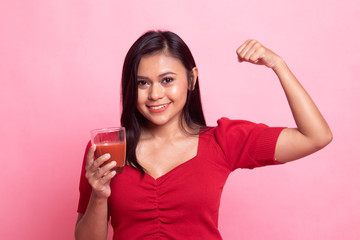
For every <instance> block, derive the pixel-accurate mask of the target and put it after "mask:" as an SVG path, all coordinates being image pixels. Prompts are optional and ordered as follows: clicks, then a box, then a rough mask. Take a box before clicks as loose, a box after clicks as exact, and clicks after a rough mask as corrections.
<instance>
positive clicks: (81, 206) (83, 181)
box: [77, 142, 92, 213]
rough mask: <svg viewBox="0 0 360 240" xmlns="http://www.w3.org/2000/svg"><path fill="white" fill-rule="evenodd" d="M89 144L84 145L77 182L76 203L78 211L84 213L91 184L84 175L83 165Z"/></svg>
mask: <svg viewBox="0 0 360 240" xmlns="http://www.w3.org/2000/svg"><path fill="white" fill-rule="evenodd" d="M90 146H91V143H90V142H89V143H88V144H87V146H86V150H85V154H84V159H83V163H82V167H81V174H80V183H79V192H80V197H79V203H78V209H77V212H78V213H85V211H86V208H87V205H88V203H89V199H90V195H91V191H92V190H91V186H90V184H89V182H88V180H87V178H86V176H85V165H86V155H87V152H88V151H89V148H90Z"/></svg>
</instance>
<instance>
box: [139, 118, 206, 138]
mask: <svg viewBox="0 0 360 240" xmlns="http://www.w3.org/2000/svg"><path fill="white" fill-rule="evenodd" d="M197 133H199V126H195V127H189V126H188V125H187V124H186V123H185V120H183V122H181V121H176V122H171V123H168V124H166V125H161V126H159V125H154V124H151V123H148V124H147V125H146V126H144V127H143V128H142V130H141V138H143V139H148V138H157V139H164V140H166V139H174V138H178V137H183V136H185V135H189V134H190V135H192V134H197Z"/></svg>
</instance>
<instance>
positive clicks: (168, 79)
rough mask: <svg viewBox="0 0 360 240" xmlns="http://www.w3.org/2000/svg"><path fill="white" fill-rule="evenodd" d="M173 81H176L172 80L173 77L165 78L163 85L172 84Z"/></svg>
mask: <svg viewBox="0 0 360 240" xmlns="http://www.w3.org/2000/svg"><path fill="white" fill-rule="evenodd" d="M172 81H174V79H173V78H171V77H167V78H164V79H163V83H165V84H167V83H171V82H172Z"/></svg>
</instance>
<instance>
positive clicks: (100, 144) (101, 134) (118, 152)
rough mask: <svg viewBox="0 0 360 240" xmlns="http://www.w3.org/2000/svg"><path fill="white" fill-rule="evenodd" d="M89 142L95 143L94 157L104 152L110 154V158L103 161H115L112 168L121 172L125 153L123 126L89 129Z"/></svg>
mask: <svg viewBox="0 0 360 240" xmlns="http://www.w3.org/2000/svg"><path fill="white" fill-rule="evenodd" d="M91 143H92V144H95V145H96V150H95V158H98V157H100V156H102V155H104V154H105V153H109V154H110V159H109V160H108V161H106V162H105V163H104V165H105V164H107V163H109V162H111V161H116V166H115V167H114V170H116V172H117V173H120V172H122V170H123V167H124V165H125V155H126V132H125V128H124V127H112V128H102V129H94V130H92V131H91Z"/></svg>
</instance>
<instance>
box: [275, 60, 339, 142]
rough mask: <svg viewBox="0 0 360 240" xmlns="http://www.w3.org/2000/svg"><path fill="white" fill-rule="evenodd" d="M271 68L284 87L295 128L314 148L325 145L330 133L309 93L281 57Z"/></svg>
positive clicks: (330, 137) (330, 138)
mask: <svg viewBox="0 0 360 240" xmlns="http://www.w3.org/2000/svg"><path fill="white" fill-rule="evenodd" d="M272 69H273V70H274V72H275V73H276V75H277V76H278V78H279V80H280V82H281V85H282V87H283V89H284V92H285V95H286V98H287V100H288V103H289V106H290V108H291V111H292V114H293V117H294V120H295V123H296V126H297V130H298V131H299V132H300V133H301V134H303V135H304V136H305V137H306V138H307V139H308V140H309V141H311V142H312V144H314V147H315V148H322V147H324V146H326V145H327V144H328V143H329V142H330V141H331V140H332V133H331V130H330V128H329V126H328V124H327V123H326V121H325V119H324V117H323V116H322V114H321V113H320V111H319V109H318V108H317V106H316V105H315V103H314V102H313V101H312V99H311V97H310V96H309V94H308V93H307V92H306V90H305V89H304V88H303V87H302V86H301V84H300V83H299V81H298V80H297V79H296V77H295V76H294V74H293V73H292V72H291V71H290V69H289V68H288V66H287V65H286V63H285V62H284V61H283V60H282V59H280V60H279V61H277V63H276V65H275V66H274V67H273V68H272Z"/></svg>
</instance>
